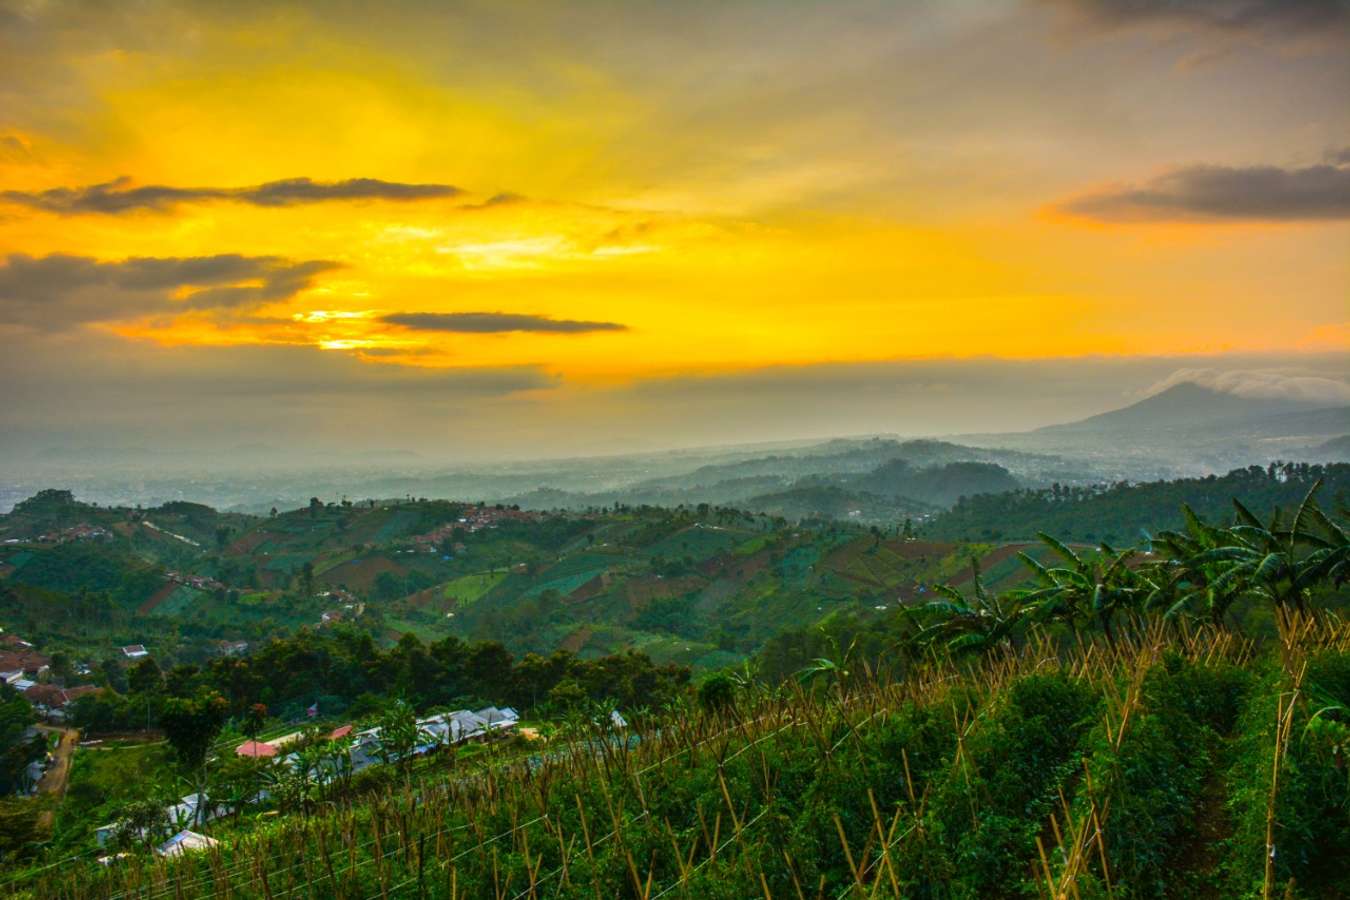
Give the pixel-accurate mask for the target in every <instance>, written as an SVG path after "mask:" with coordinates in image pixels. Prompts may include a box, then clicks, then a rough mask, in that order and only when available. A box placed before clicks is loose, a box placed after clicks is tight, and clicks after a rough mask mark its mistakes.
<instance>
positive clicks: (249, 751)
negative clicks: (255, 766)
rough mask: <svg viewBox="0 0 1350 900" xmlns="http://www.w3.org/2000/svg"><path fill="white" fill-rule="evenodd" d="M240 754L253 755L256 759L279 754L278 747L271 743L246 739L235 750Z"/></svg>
mask: <svg viewBox="0 0 1350 900" xmlns="http://www.w3.org/2000/svg"><path fill="white" fill-rule="evenodd" d="M234 752H235V753H237V754H239V755H240V756H251V757H253V758H254V759H264V758H267V757H272V756H276V755H277V748H276V747H273V746H272V745H271V744H266V743H263V742H262V741H244V742H243V743H242V744H240V745H239V746H238V747H236V748H235V750H234Z"/></svg>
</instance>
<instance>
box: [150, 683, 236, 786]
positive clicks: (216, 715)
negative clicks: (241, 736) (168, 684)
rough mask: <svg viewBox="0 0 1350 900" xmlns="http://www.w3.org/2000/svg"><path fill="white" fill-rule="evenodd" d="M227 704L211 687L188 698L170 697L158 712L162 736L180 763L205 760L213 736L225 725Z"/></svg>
mask: <svg viewBox="0 0 1350 900" xmlns="http://www.w3.org/2000/svg"><path fill="white" fill-rule="evenodd" d="M229 711H230V707H229V704H228V703H226V702H225V698H224V697H222V696H220V694H218V693H216V692H215V691H212V690H206V689H203V690H200V691H199V692H198V693H197V695H196V696H194V697H191V698H184V697H172V698H170V699H169V700H167V701H165V703H164V708H163V710H161V712H160V714H159V725H160V727H161V728H163V729H164V736H165V737H166V738H168V741H169V744H170V745H171V746H172V747H173V749H174V752H175V753H177V754H178V758H179V760H180V761H181V762H182V763H183V765H184V766H187V767H189V768H196V767H197V766H200V765H201V764H202V763H203V762H205V760H206V754H207V751H208V750H210V749H211V744H212V742H213V741H214V740H215V739H216V735H218V734H219V733H220V730H221V729H222V728H223V727H225V720H226V718H228V716H229Z"/></svg>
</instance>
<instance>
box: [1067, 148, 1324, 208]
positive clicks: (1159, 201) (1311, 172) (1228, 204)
mask: <svg viewBox="0 0 1350 900" xmlns="http://www.w3.org/2000/svg"><path fill="white" fill-rule="evenodd" d="M1344 156H1345V154H1344V151H1342V154H1341V157H1338V161H1339V160H1340V159H1341V158H1342V157H1344ZM1059 208H1060V209H1061V210H1063V211H1065V212H1068V213H1071V214H1073V215H1077V216H1083V217H1085V218H1089V219H1097V220H1099V221H1103V222H1147V221H1178V220H1191V219H1210V220H1214V219H1218V220H1224V219H1227V220H1265V221H1297V220H1326V219H1347V218H1350V165H1347V164H1346V163H1345V162H1343V161H1342V162H1341V163H1340V164H1339V165H1318V166H1307V167H1305V168H1301V169H1281V168H1279V167H1276V166H1248V167H1245V168H1230V167H1227V166H1186V167H1184V168H1180V169H1174V170H1172V171H1170V172H1167V173H1165V174H1163V175H1159V176H1158V177H1156V178H1154V179H1152V180H1150V181H1147V182H1145V183H1143V184H1140V185H1127V186H1124V187H1119V188H1110V189H1106V190H1102V191H1097V192H1094V193H1090V194H1084V195H1082V196H1080V197H1075V198H1073V199H1070V200H1068V201H1067V202H1065V203H1062V204H1060V207H1059Z"/></svg>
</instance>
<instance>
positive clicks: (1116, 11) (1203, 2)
mask: <svg viewBox="0 0 1350 900" xmlns="http://www.w3.org/2000/svg"><path fill="white" fill-rule="evenodd" d="M1051 2H1054V3H1056V4H1058V5H1060V6H1067V7H1071V8H1073V9H1074V10H1076V11H1078V12H1080V13H1082V14H1084V15H1085V16H1088V17H1090V18H1092V19H1094V20H1096V21H1099V22H1102V23H1105V24H1110V25H1132V24H1144V23H1153V22H1159V23H1165V24H1178V25H1191V26H1201V27H1208V28H1217V29H1223V30H1229V31H1256V32H1286V33H1291V34H1294V33H1310V32H1311V33H1319V34H1328V33H1332V34H1334V33H1341V34H1342V35H1344V34H1345V33H1347V32H1350V3H1346V2H1345V0H1051Z"/></svg>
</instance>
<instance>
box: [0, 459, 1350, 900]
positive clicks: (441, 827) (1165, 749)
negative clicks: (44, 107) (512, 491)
mask: <svg viewBox="0 0 1350 900" xmlns="http://www.w3.org/2000/svg"><path fill="white" fill-rule="evenodd" d="M1319 487H1320V485H1318V484H1316V483H1315V484H1314V485H1313V486H1312V487H1311V488H1310V489H1309V490H1308V491H1307V492H1305V494H1304V496H1303V498H1302V500H1301V501H1300V502H1299V503H1298V504H1296V505H1295V506H1294V507H1293V508H1292V509H1289V510H1287V511H1279V510H1277V511H1276V512H1275V513H1273V514H1272V515H1270V516H1267V517H1265V518H1262V517H1258V516H1257V515H1255V514H1254V513H1253V512H1252V511H1251V509H1250V508H1249V507H1248V506H1247V505H1246V504H1245V503H1243V502H1240V501H1233V503H1232V508H1233V510H1234V515H1233V518H1232V521H1231V524H1230V523H1224V522H1211V521H1206V520H1205V519H1204V518H1202V517H1201V516H1199V515H1197V514H1196V513H1195V511H1194V510H1191V509H1190V508H1189V507H1183V508H1182V511H1181V518H1182V519H1183V521H1184V523H1185V525H1184V527H1182V528H1179V529H1176V530H1169V531H1164V532H1160V533H1159V534H1157V535H1156V536H1155V538H1154V540H1153V542H1152V544H1151V548H1150V551H1149V552H1147V553H1141V552H1139V551H1136V550H1134V549H1129V548H1127V549H1125V550H1116V549H1114V548H1112V547H1110V546H1106V545H1103V546H1100V547H1098V548H1095V550H1092V551H1091V552H1089V551H1087V550H1086V549H1082V548H1079V549H1075V548H1074V547H1072V546H1070V545H1068V544H1065V543H1063V542H1061V541H1059V540H1057V539H1055V538H1054V537H1051V536H1049V535H1043V536H1042V542H1043V544H1044V546H1045V547H1046V548H1047V550H1048V551H1049V552H1050V557H1049V558H1046V559H1047V561H1042V559H1041V558H1037V557H1036V556H1033V555H1031V554H1023V555H1022V557H1021V564H1022V565H1023V566H1024V567H1025V568H1026V569H1027V570H1028V571H1029V572H1030V574H1031V580H1030V583H1028V584H1025V585H1019V586H1012V587H1008V588H1006V589H991V587H989V586H988V585H986V582H985V578H984V575H983V573H982V572H981V571H980V570H979V569H978V566H977V567H975V570H974V571H972V572H971V574H970V576H969V578H968V579H967V580H965V581H964V582H961V583H957V584H953V583H947V584H942V585H938V586H937V587H936V588H935V590H934V594H935V597H934V598H933V599H929V600H927V601H924V602H918V603H915V604H912V605H910V606H909V607H907V608H906V609H904V610H902V611H898V612H893V613H889V614H887V616H885V617H884V618H882V619H880V620H876V621H874V622H873V623H872V626H873V627H863V628H860V629H858V630H857V631H856V632H855V633H853V634H852V635H851V637H850V638H849V640H848V641H847V644H845V643H844V642H843V641H842V640H840V639H839V637H840V636H839V635H838V634H831V633H829V632H828V631H827V632H826V634H825V638H826V640H825V645H826V647H827V650H826V651H825V652H823V653H822V654H821V655H820V656H818V657H816V658H813V659H810V660H808V661H807V662H806V664H805V665H803V666H802V667H801V668H799V669H797V670H796V671H795V672H793V673H792V675H791V677H788V678H784V679H780V678H778V677H775V676H774V675H772V674H770V673H768V672H767V671H766V669H767V662H768V660H767V659H766V658H761V659H760V660H758V661H757V663H755V664H752V665H748V666H745V667H742V668H740V669H736V670H726V671H722V672H718V673H715V674H712V675H710V676H707V677H705V678H704V679H703V680H702V681H701V682H700V683H699V684H698V686H697V688H696V689H695V690H692V691H691V690H686V689H683V688H682V687H681V684H680V680H679V678H678V677H675V674H674V673H669V674H667V675H663V674H661V673H656V672H654V671H652V670H651V669H650V668H649V666H648V665H647V664H646V663H642V662H640V661H639V660H638V659H634V663H635V664H636V665H635V666H634V667H632V668H631V669H630V672H629V674H626V675H625V674H624V673H623V672H621V671H619V670H618V669H614V670H609V671H606V670H604V669H603V668H598V669H595V670H594V672H595V675H594V682H593V684H594V692H593V693H592V694H591V696H590V698H587V697H585V696H584V695H579V692H576V691H573V690H570V689H569V691H568V692H567V695H568V697H567V700H566V701H564V698H563V697H562V696H559V697H558V698H557V700H558V701H560V702H559V703H558V705H557V706H556V707H555V712H553V713H552V714H551V719H550V720H551V721H552V722H553V725H552V726H551V727H550V729H549V735H548V736H547V738H546V740H545V741H544V742H543V743H538V744H532V743H530V742H529V741H523V740H517V741H515V742H509V743H499V744H496V745H493V746H492V747H491V748H489V749H488V750H487V751H486V753H477V754H467V755H465V751H462V750H460V751H454V750H445V751H443V752H441V753H433V754H431V755H429V756H427V757H425V758H423V759H421V760H420V761H418V762H416V763H415V764H412V763H409V764H400V765H398V766H397V767H393V766H387V767H385V769H383V770H376V771H375V772H374V773H373V774H375V775H376V776H378V777H374V778H369V779H363V780H362V781H361V783H360V784H359V785H358V784H356V783H355V782H353V783H352V784H351V785H350V786H349V787H348V788H346V789H342V788H341V786H340V785H338V784H333V785H329V786H323V785H312V786H311V787H312V789H314V790H317V791H319V793H317V794H310V793H304V792H301V793H298V794H297V793H294V792H292V791H291V790H290V789H289V788H285V789H283V788H281V787H278V788H277V791H278V793H277V795H276V797H275V798H274V800H273V801H272V802H273V803H275V805H276V809H277V811H279V812H281V813H282V815H281V816H278V817H272V816H269V815H266V814H264V815H261V816H259V815H254V814H252V811H251V810H250V811H249V814H247V815H239V814H236V815H235V816H234V817H231V818H227V819H222V820H219V821H218V822H217V823H214V824H213V825H212V826H211V832H212V834H213V835H214V836H215V837H216V838H217V839H218V840H219V841H220V843H219V844H217V845H216V846H214V847H212V848H211V849H210V850H208V851H205V852H200V853H194V854H189V855H186V856H183V857H179V858H162V857H160V858H157V857H150V856H145V855H143V854H140V853H133V854H131V855H130V856H128V857H126V858H124V859H120V860H117V861H115V862H113V864H112V865H108V866H103V865H98V864H96V863H94V862H93V861H92V860H91V859H90V858H89V856H91V855H92V854H89V855H84V854H80V855H77V856H76V857H75V858H74V859H70V860H66V861H64V862H58V861H57V860H55V859H48V860H45V861H44V860H43V859H42V857H41V855H39V856H38V857H37V860H36V861H35V862H34V863H33V865H32V867H31V868H30V869H29V870H24V869H19V870H18V871H17V872H16V873H15V875H14V876H13V877H12V878H11V880H10V881H9V882H7V883H6V887H8V888H9V889H10V890H11V892H13V893H16V894H17V895H18V896H35V897H37V896H41V897H48V896H69V897H74V898H84V897H100V896H128V895H138V896H151V897H158V896H165V897H167V896H171V895H172V896H183V897H189V896H205V895H222V894H223V895H230V896H241V897H269V898H270V897H276V896H288V895H291V894H295V893H307V894H313V895H315V896H333V897H374V896H412V895H414V894H416V895H418V896H427V895H440V896H464V897H479V896H488V897H498V898H506V897H509V898H524V897H529V896H541V895H547V896H563V897H566V896H577V897H582V896H585V897H592V896H602V897H614V896H620V897H643V898H652V897H662V896H684V897H700V898H701V897H714V898H717V897H726V898H732V897H745V896H767V897H773V896H788V897H794V896H798V897H805V896H813V897H871V896H914V897H949V896H950V897H1018V896H1034V895H1047V896H1053V897H1057V898H1061V897H1062V898H1069V897H1074V898H1080V897H1166V896H1197V895H1200V896H1234V897H1256V896H1261V897H1269V896H1275V895H1279V896H1286V897H1309V898H1314V897H1334V896H1344V895H1345V893H1346V892H1347V891H1350V870H1347V869H1346V867H1345V866H1344V865H1343V848H1344V846H1345V840H1346V838H1347V836H1350V779H1347V777H1346V770H1345V754H1346V753H1347V752H1350V629H1347V627H1346V625H1345V623H1344V621H1343V619H1342V618H1341V617H1340V614H1339V612H1338V610H1341V609H1343V608H1344V605H1345V602H1346V599H1347V598H1346V596H1345V585H1346V583H1347V581H1350V534H1347V530H1346V527H1345V524H1344V522H1343V521H1341V520H1340V517H1339V516H1338V515H1337V514H1335V513H1334V512H1333V513H1328V512H1326V511H1324V510H1323V509H1322V507H1321V506H1320V504H1319V502H1318V497H1317V494H1318V490H1319ZM845 636H847V635H845ZM450 648H451V645H446V646H445V647H444V648H441V647H433V648H431V652H430V653H426V652H425V651H424V650H422V649H421V648H420V646H419V645H418V643H417V642H416V641H415V640H410V639H405V641H404V642H401V643H400V645H399V647H398V648H396V649H395V650H394V651H392V652H391V653H390V654H388V655H387V656H382V655H380V654H375V657H374V658H375V659H376V660H377V661H378V665H377V667H376V669H377V670H385V671H388V672H390V673H393V674H394V677H395V679H396V680H397V679H398V678H399V677H402V678H404V679H407V680H406V681H405V683H404V684H405V686H404V690H405V692H413V694H412V695H413V696H414V697H415V698H416V699H417V701H418V702H430V703H435V702H437V701H438V700H441V699H444V697H442V696H440V695H437V694H436V693H435V692H436V691H438V690H442V689H449V690H451V691H452V693H453V691H454V690H462V688H455V687H454V685H455V683H456V681H455V680H456V679H462V678H464V677H466V676H467V677H469V678H474V677H477V678H480V679H483V680H482V681H481V684H482V685H484V686H486V685H489V684H492V683H498V684H503V685H504V684H519V685H521V686H522V687H523V686H525V685H527V684H528V679H529V678H531V677H542V678H543V679H545V683H547V679H548V678H550V677H555V676H554V675H550V674H549V671H548V669H549V667H548V666H547V665H545V666H543V667H542V668H539V663H534V662H530V661H529V660H528V659H527V660H526V661H525V670H522V671H514V672H505V671H504V672H503V673H502V674H501V675H497V676H491V675H489V674H488V671H489V670H488V669H486V668H485V667H484V665H483V664H482V663H481V662H475V657H476V656H478V655H481V654H483V653H485V652H486V653H489V654H490V655H491V656H493V657H496V658H499V659H500V658H501V657H500V654H499V653H498V652H497V651H489V650H485V649H478V650H470V651H469V653H468V655H467V656H464V655H462V654H463V650H462V649H456V650H455V654H457V655H452V654H449V650H450ZM313 652H314V651H313V648H310V647H307V646H306V645H305V643H304V642H298V643H296V644H295V645H294V646H293V648H292V649H291V650H290V651H289V652H283V653H282V654H281V655H280V656H274V657H272V658H270V659H268V658H262V659H260V660H259V663H260V664H261V665H262V669H263V670H267V669H284V667H285V665H286V663H284V662H283V660H284V659H285V658H287V657H303V656H304V654H306V653H313ZM369 655H370V654H369V653H367V652H356V653H349V654H348V656H347V658H348V660H349V661H348V662H347V663H346V665H348V666H355V667H356V668H357V669H363V668H366V667H364V666H362V664H361V660H363V659H365V658H366V657H367V656H369ZM311 659H313V662H314V666H315V668H314V672H316V673H317V672H324V671H328V670H331V669H333V664H332V663H331V662H323V661H322V660H320V659H318V658H314V657H311ZM507 662H508V663H509V660H507ZM541 662H542V661H541ZM238 665H241V666H244V668H241V669H239V670H238V671H239V672H247V670H248V664H243V663H239V664H238ZM400 667H402V669H401V670H402V672H403V673H404V674H403V675H402V676H399V675H398V674H397V673H398V672H399V671H400ZM304 669H305V667H304V666H301V667H299V668H296V669H294V674H293V675H289V676H287V677H302V675H301V673H302V672H303V671H304ZM259 671H261V670H259ZM526 671H528V672H530V673H532V674H530V675H526V674H525V672H526ZM580 671H581V670H574V672H573V673H571V674H570V677H573V678H578V679H580V678H584V677H586V676H584V675H581V674H577V673H578V672H580ZM175 674H177V673H175ZM334 674H336V673H334ZM353 674H355V673H352V674H347V675H345V676H338V677H339V680H350V679H351V678H352V677H353ZM564 676H565V677H568V673H564ZM200 677H203V678H204V677H207V676H206V673H202V675H201V676H200ZM312 677H319V676H318V675H312ZM329 677H333V676H332V675H324V676H323V678H324V679H327V678H329ZM644 679H645V680H646V686H643V683H642V682H643V680H644ZM236 681H237V682H238V683H243V684H247V683H248V682H249V679H248V678H246V677H244V678H239V679H227V680H226V681H224V682H217V683H216V689H217V690H224V691H229V690H231V689H232V688H231V684H232V683H235V682H236ZM555 683H556V682H555ZM610 683H613V684H615V685H620V684H622V685H625V686H626V687H625V688H624V690H623V691H622V692H621V693H622V696H621V695H620V693H616V692H615V691H614V690H610V688H609V685H610ZM204 688H206V685H205V684H202V683H200V682H189V683H186V684H184V683H180V682H178V681H176V680H175V679H174V678H170V679H168V680H167V681H166V689H167V690H169V692H170V693H171V694H173V693H174V692H175V691H178V690H183V689H191V690H196V691H198V692H200V691H201V690H203V689H204ZM479 689H480V690H481V689H483V688H481V687H480V688H479ZM500 689H501V688H498V690H500ZM419 691H431V692H432V693H431V694H430V695H427V696H423V697H418V696H417V692H419ZM552 693H554V691H552V690H550V694H552ZM519 696H520V699H521V700H522V701H523V702H532V703H536V704H537V702H538V698H537V696H535V697H529V698H527V697H526V696H525V695H524V694H521V695H519ZM597 697H599V698H601V699H600V700H599V701H598V702H597V701H596V698H597ZM644 698H649V699H650V700H651V701H652V704H651V705H645V706H643V705H638V704H640V703H641V701H642V699H644ZM241 699H242V700H244V701H245V702H246V699H247V698H241ZM550 699H553V698H552V697H550ZM184 702H186V701H182V700H170V701H168V703H169V705H168V706H166V709H169V710H176V709H181V708H185V707H183V703H184ZM190 702H191V703H192V704H196V706H194V707H193V708H204V707H202V704H207V703H210V702H218V703H221V704H224V703H225V702H226V701H225V700H224V699H223V698H222V699H220V700H217V701H212V700H211V699H210V695H209V694H200V693H199V694H198V699H197V700H195V701H190ZM616 702H619V703H622V704H624V705H625V707H626V708H627V709H628V710H629V712H630V716H629V717H628V718H627V719H626V720H616V719H615V718H614V717H613V716H611V715H609V714H608V712H607V711H608V710H611V709H612V708H613V706H614V704H615V703H616ZM400 706H406V704H403V703H402V701H397V702H396V703H395V704H394V707H395V709H397V708H399V707H400ZM222 712H224V710H223V709H222ZM175 714H176V713H175ZM392 715H395V716H396V715H397V714H392ZM409 715H411V713H409ZM381 721H383V722H389V723H392V722H394V721H395V718H391V714H390V713H385V714H384V716H383V718H382V719H381ZM166 727H170V728H171V727H173V723H172V721H170V720H166ZM217 727H219V726H218V725H217ZM385 727H391V726H390V725H386V726H385ZM170 738H171V741H174V738H173V734H172V733H171V734H170ZM181 743H182V742H181V740H179V741H175V748H176V749H177V750H178V751H179V753H180V756H181V755H182V747H181ZM198 753H199V755H198V757H197V759H198V762H196V763H193V765H198V766H202V768H201V774H202V775H203V776H206V777H208V778H210V777H211V768H210V760H209V757H208V756H207V755H206V748H204V747H203V748H199V750H198ZM278 777H280V776H278ZM269 783H270V782H269ZM276 783H277V784H278V785H281V784H286V783H289V782H288V781H286V780H284V779H283V780H279V781H277V782H276ZM212 790H218V789H217V788H212ZM220 790H223V789H220ZM245 795H247V790H246V791H245ZM240 812H243V810H242V809H241V810H240Z"/></svg>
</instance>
